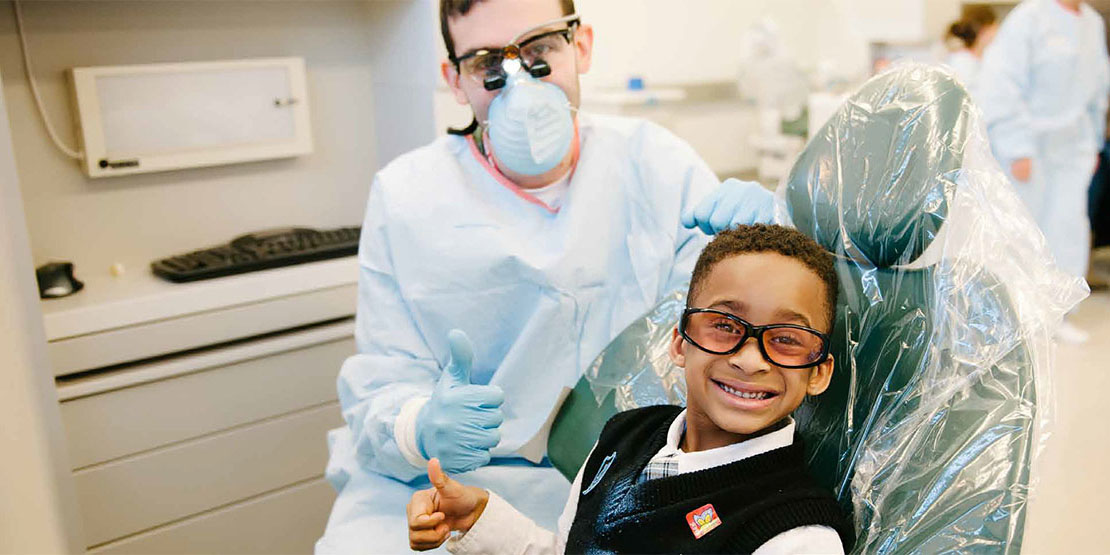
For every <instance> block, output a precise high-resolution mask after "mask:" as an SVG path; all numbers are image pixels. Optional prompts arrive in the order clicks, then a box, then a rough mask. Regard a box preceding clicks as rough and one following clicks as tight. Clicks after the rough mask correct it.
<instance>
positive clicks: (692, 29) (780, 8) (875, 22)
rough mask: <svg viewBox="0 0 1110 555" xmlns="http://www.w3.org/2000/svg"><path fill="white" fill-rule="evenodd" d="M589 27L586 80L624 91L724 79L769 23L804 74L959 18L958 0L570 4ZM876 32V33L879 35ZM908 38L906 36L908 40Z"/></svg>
mask: <svg viewBox="0 0 1110 555" xmlns="http://www.w3.org/2000/svg"><path fill="white" fill-rule="evenodd" d="M575 4H576V6H577V8H578V11H579V13H581V14H582V18H583V20H584V21H586V22H588V23H591V24H593V25H594V28H595V30H596V40H595V44H596V48H595V52H594V67H593V69H592V70H591V72H590V75H589V76H588V77H587V78H586V79H584V82H585V83H588V84H589V85H591V86H595V87H623V86H624V85H625V83H626V81H627V78H628V77H629V76H631V75H642V76H644V77H645V78H646V80H647V81H648V82H649V83H648V84H649V85H650V84H653V83H654V84H656V85H659V84H663V85H669V84H690V83H699V82H706V81H731V80H734V79H735V78H736V74H737V71H738V67H739V64H740V61H741V56H742V49H741V48H740V47H741V45H742V40H743V33H744V31H745V30H746V29H748V28H749V27H750V26H751V25H753V24H754V23H757V22H759V21H761V20H763V19H770V20H772V21H774V22H775V24H776V25H777V26H778V27H779V29H780V31H781V32H782V36H783V39H784V41H785V43H786V45H787V47H788V49H789V50H790V52H791V54H792V55H793V56H794V57H795V58H796V59H797V60H798V61H799V63H800V64H801V66H802V67H803V68H806V69H811V68H813V67H815V66H816V65H817V64H818V62H821V61H823V60H832V61H840V62H844V63H855V62H853V61H851V60H848V58H850V57H852V56H855V55H857V53H856V52H855V47H854V46H853V45H851V44H847V43H849V42H851V41H852V40H859V39H861V38H866V37H869V36H878V35H880V34H881V35H883V36H884V37H889V38H893V39H899V38H900V37H904V38H903V39H902V40H905V41H906V42H920V41H932V40H937V39H940V37H941V35H942V33H943V30H944V29H945V28H946V27H947V25H948V23H950V22H951V20H952V19H954V18H955V17H957V16H958V15H959V5H960V2H959V0H683V1H681V2H677V1H675V0H576V2H575ZM880 31H882V32H881V33H880ZM911 34H912V35H913V36H910V35H911Z"/></svg>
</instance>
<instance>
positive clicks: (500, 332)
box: [317, 114, 720, 552]
mask: <svg viewBox="0 0 1110 555" xmlns="http://www.w3.org/2000/svg"><path fill="white" fill-rule="evenodd" d="M578 132H579V138H580V143H579V144H580V154H579V160H578V164H577V166H576V168H575V169H574V172H573V174H572V176H571V180H570V186H569V189H568V190H567V193H566V195H567V196H566V197H565V198H564V199H563V203H562V207H561V208H560V209H559V210H558V211H553V210H550V209H548V208H547V207H546V206H545V205H543V204H542V203H541V202H539V201H538V200H536V199H535V198H534V197H531V196H530V195H528V194H527V193H525V192H523V191H521V190H519V189H517V188H516V187H515V186H513V185H512V183H511V182H508V181H507V180H505V179H504V178H503V177H501V176H500V174H498V173H497V172H496V170H492V168H491V167H490V166H489V164H488V162H487V161H486V160H485V158H484V157H482V156H481V155H480V154H479V153H478V151H477V149H476V147H475V146H474V144H473V142H472V141H471V140H470V139H469V138H463V137H458V136H445V137H441V138H439V139H437V140H436V141H434V142H433V143H431V144H430V145H428V146H425V147H422V148H420V149H417V150H415V151H413V152H410V153H408V154H405V155H403V156H401V157H399V158H397V159H396V160H395V161H393V162H391V163H390V164H389V165H388V166H387V167H385V168H384V169H382V170H381V171H380V172H379V173H378V175H377V176H376V178H375V180H374V185H373V187H372V189H371V192H370V199H369V203H368V206H367V210H366V220H365V223H364V224H363V231H362V239H361V244H360V247H359V264H360V272H361V274H360V278H359V301H358V317H357V326H356V340H357V343H358V354H357V355H355V356H353V357H351V358H349V359H348V360H347V361H346V362H345V363H344V365H343V368H342V370H341V371H340V375H339V398H340V402H341V404H342V407H343V416H344V418H345V419H346V421H347V424H348V425H347V427H345V428H341V429H339V430H333V431H332V433H331V434H330V436H329V444H330V448H331V460H330V462H329V465H328V477H329V479H330V480H331V481H332V484H333V485H335V486H336V489H337V490H338V491H339V496H338V498H337V500H336V502H335V506H334V508H333V509H332V514H331V518H330V520H329V523H328V528H327V531H326V533H325V535H324V537H323V538H321V539H320V541H319V542H318V543H317V551H319V552H351V551H358V552H366V551H367V550H368V549H369V550H371V551H380V552H398V551H403V550H406V549H407V548H408V540H407V526H406V523H405V504H406V503H407V502H408V501H409V498H410V496H411V495H412V493H413V491H415V490H416V489H420V488H425V487H428V486H427V477H426V476H425V472H426V468H424V467H418V466H414V465H413V464H411V463H410V462H408V461H407V460H406V459H405V458H404V457H403V456H402V455H401V453H400V450H399V448H398V445H397V441H396V439H395V437H394V422H395V420H396V418H397V414H398V412H399V411H400V409H401V407H402V405H403V404H404V403H405V402H406V401H409V400H410V399H413V398H415V397H420V396H425V397H426V396H428V395H430V394H431V391H432V388H433V386H434V385H435V383H436V381H437V380H438V378H439V376H440V373H441V372H442V368H443V367H444V366H445V365H446V363H447V362H448V358H449V351H448V347H447V332H448V331H449V330H451V329H452V328H459V329H461V330H463V331H465V332H466V334H467V335H469V336H470V339H471V340H472V342H473V344H474V352H475V359H474V367H473V370H472V375H471V380H472V382H474V383H479V384H494V385H497V386H500V387H501V388H502V389H503V390H504V392H505V404H504V405H503V407H502V410H503V411H504V415H505V422H504V424H503V425H502V426H501V433H502V439H501V443H500V444H499V445H498V446H497V447H496V448H495V449H494V450H493V452H492V455H493V456H494V457H495V458H494V461H493V462H492V463H491V465H489V466H486V467H483V468H479V469H478V470H475V471H473V472H468V473H465V474H462V475H460V476H457V478H458V479H459V480H460V481H462V482H463V483H464V484H469V485H476V486H480V487H485V488H489V489H491V490H493V491H496V492H497V493H498V494H499V495H501V496H502V497H504V498H506V499H507V500H508V501H509V502H511V503H513V504H514V505H516V506H517V507H518V508H520V509H521V510H523V512H525V513H526V514H528V515H529V516H530V517H532V518H533V519H535V520H537V522H539V523H540V524H541V525H546V526H548V527H553V526H554V523H555V521H556V519H557V518H558V514H559V512H560V511H561V509H562V507H563V504H564V502H565V499H566V495H567V490H568V488H569V484H568V483H567V481H566V480H565V479H564V478H563V477H562V476H561V475H560V474H559V473H558V472H557V471H556V470H554V469H553V468H551V467H550V466H548V465H546V464H539V465H536V464H532V463H529V462H527V461H525V460H523V459H522V458H520V457H519V456H516V453H517V451H518V450H519V449H520V448H521V447H522V446H523V445H525V444H526V443H528V442H529V441H530V440H532V439H533V438H535V437H536V436H537V433H540V432H541V430H542V429H543V428H544V425H545V423H546V422H547V420H548V417H549V415H550V414H551V413H552V411H553V410H554V409H555V408H556V407H555V406H556V403H557V401H558V399H559V395H560V393H561V392H562V391H563V389H564V388H571V387H573V386H574V384H575V383H576V382H577V380H578V379H579V377H580V375H581V373H582V371H583V369H584V368H585V367H586V366H587V365H588V364H589V363H590V362H591V361H592V360H593V358H594V357H595V356H596V355H597V354H598V353H599V352H600V351H601V350H602V349H603V348H604V347H605V346H606V345H607V344H608V343H609V341H610V340H611V339H612V338H613V337H615V336H616V334H617V333H619V332H620V331H621V330H622V329H624V327H625V326H627V325H628V324H629V323H630V322H631V321H632V320H633V319H635V318H636V317H638V316H640V315H642V314H643V313H644V312H646V311H647V310H649V309H650V308H651V307H652V306H654V305H655V303H656V302H657V301H658V300H659V299H661V298H662V297H663V296H664V295H665V294H666V293H668V292H670V291H672V290H673V289H675V288H679V287H682V286H684V284H685V283H686V281H687V280H689V276H690V273H691V271H692V270H693V265H694V262H695V261H696V258H697V256H698V254H699V253H700V251H701V249H702V247H703V246H705V244H706V243H707V241H708V238H707V237H706V236H705V235H704V234H702V233H701V232H700V231H698V230H697V229H694V230H688V229H685V228H683V226H682V224H681V223H680V215H681V214H682V211H683V210H684V209H686V208H688V207H690V206H693V205H695V204H696V203H697V202H698V201H699V200H701V199H702V197H704V196H705V195H707V194H708V193H710V192H712V191H713V190H715V189H716V188H717V187H718V186H719V184H720V182H719V180H718V179H717V177H716V176H715V175H714V174H713V172H712V171H711V170H710V169H709V168H708V167H707V166H706V164H705V163H704V162H703V161H702V160H701V159H700V158H699V157H698V156H697V155H696V154H695V153H694V151H693V150H692V149H691V148H690V147H689V146H688V145H687V144H686V143H684V142H683V141H682V140H680V139H678V138H677V137H675V136H674V135H672V134H671V133H670V132H668V131H666V130H664V129H663V128H661V127H659V126H657V125H654V124H652V123H649V122H645V121H640V120H631V119H624V118H613V117H599V116H589V115H586V114H580V115H579V117H578ZM541 439H542V434H541Z"/></svg>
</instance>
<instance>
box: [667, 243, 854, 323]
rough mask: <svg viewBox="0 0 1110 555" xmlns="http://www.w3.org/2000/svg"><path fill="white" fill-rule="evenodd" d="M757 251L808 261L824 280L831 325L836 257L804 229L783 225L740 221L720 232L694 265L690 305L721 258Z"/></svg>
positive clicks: (836, 289)
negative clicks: (741, 222) (834, 261)
mask: <svg viewBox="0 0 1110 555" xmlns="http://www.w3.org/2000/svg"><path fill="white" fill-rule="evenodd" d="M758 252H775V253H778V254H781V255H783V256H788V257H790V258H793V259H795V260H797V261H798V262H801V263H802V264H805V266H806V267H807V268H809V269H810V270H813V273H815V274H817V277H819V278H821V281H823V282H824V283H825V306H826V310H827V316H828V318H829V320H828V321H829V328H830V329H831V328H832V324H833V321H834V320H835V319H836V298H837V293H838V289H839V282H838V280H837V278H836V270H834V269H833V257H832V255H831V254H829V252H828V251H826V250H825V249H823V248H821V245H818V244H817V242H816V241H814V240H813V239H810V238H809V237H808V236H806V235H805V234H803V233H802V232H800V231H798V230H796V229H791V228H789V227H783V226H780V225H767V224H754V225H741V226H737V227H735V228H732V229H729V230H728V231H723V232H721V233H718V234H717V237H716V238H714V239H713V241H711V242H710V243H709V244H708V245H706V247H705V249H704V250H702V251H701V256H699V257H698V262H697V264H695V265H694V275H693V276H692V277H691V278H690V291H689V292H688V293H687V295H686V303H687V305H689V303H690V299H693V298H694V295H695V294H697V292H698V289H699V288H700V287H701V285H702V284H703V283H704V282H705V279H706V278H707V277H709V272H710V271H711V270H712V269H713V267H714V266H716V265H717V263H718V262H720V261H722V260H724V259H726V258H730V257H733V256H737V255H741V254H747V253H758Z"/></svg>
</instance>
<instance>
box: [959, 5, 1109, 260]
mask: <svg viewBox="0 0 1110 555" xmlns="http://www.w3.org/2000/svg"><path fill="white" fill-rule="evenodd" d="M975 94H976V98H975V99H976V102H978V103H979V105H980V106H981V107H982V109H983V115H984V116H985V119H986V123H987V131H988V134H989V136H990V141H991V148H992V149H993V150H994V154H995V157H996V158H997V159H998V161H999V163H1001V165H1002V167H1003V169H1004V170H1006V171H1007V172H1009V171H1010V166H1011V164H1012V163H1013V162H1014V161H1015V160H1017V159H1020V158H1026V157H1028V158H1031V159H1032V162H1033V176H1032V179H1031V180H1030V181H1029V182H1027V183H1022V182H1017V181H1016V180H1015V182H1014V186H1015V187H1016V188H1017V191H1018V193H1019V194H1020V195H1021V196H1022V198H1023V199H1024V200H1025V202H1026V204H1027V205H1028V206H1029V209H1030V210H1031V211H1032V212H1033V216H1034V217H1035V219H1036V220H1037V223H1038V224H1039V225H1040V227H1041V231H1043V232H1044V235H1045V238H1046V239H1047V241H1048V246H1049V248H1050V249H1051V250H1052V253H1053V255H1054V256H1055V257H1056V261H1057V263H1058V264H1059V265H1060V267H1061V268H1062V269H1063V270H1065V271H1066V272H1068V273H1070V274H1072V275H1076V276H1080V277H1082V276H1085V275H1086V271H1087V259H1088V254H1089V250H1090V222H1089V221H1088V219H1087V189H1088V187H1089V186H1090V183H1091V176H1092V174H1093V172H1094V164H1095V156H1096V154H1097V153H1098V151H1099V150H1100V149H1101V147H1102V144H1103V138H1104V134H1105V126H1106V107H1107V96H1108V95H1110V61H1108V60H1107V53H1106V34H1105V29H1104V24H1103V21H1102V17H1101V16H1100V15H1099V14H1098V13H1097V12H1095V11H1094V10H1093V9H1091V7H1090V6H1087V5H1086V4H1082V5H1081V9H1080V13H1079V14H1075V13H1074V12H1070V11H1068V10H1067V9H1065V8H1064V7H1063V6H1061V5H1060V4H1059V3H1058V2H1057V1H1056V0H1026V1H1025V2H1023V3H1022V4H1021V5H1019V6H1018V7H1016V8H1014V10H1013V11H1012V12H1011V13H1010V15H1009V16H1008V17H1007V18H1006V20H1005V21H1003V23H1002V26H1001V28H1000V29H999V31H998V35H997V36H996V38H995V40H994V42H993V43H992V44H991V46H990V47H989V48H987V51H986V53H985V55H984V57H983V66H982V69H981V72H980V75H979V79H978V88H977V90H976V91H975ZM1011 177H1012V176H1011Z"/></svg>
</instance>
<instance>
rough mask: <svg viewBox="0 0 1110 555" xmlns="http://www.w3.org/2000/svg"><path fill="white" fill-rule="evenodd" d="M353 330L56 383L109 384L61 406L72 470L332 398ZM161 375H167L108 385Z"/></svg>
mask: <svg viewBox="0 0 1110 555" xmlns="http://www.w3.org/2000/svg"><path fill="white" fill-rule="evenodd" d="M351 331H352V327H351V324H350V322H349V321H347V322H343V323H339V324H333V325H330V326H328V327H325V328H319V329H313V330H307V331H300V332H293V333H291V334H286V335H283V336H279V337H273V338H268V339H265V340H261V341H254V342H251V344H249V345H241V346H236V347H228V348H226V349H224V350H221V352H218V353H217V352H206V353H203V354H196V355H189V356H188V357H177V358H175V359H173V360H171V361H166V362H161V363H156V364H150V365H143V366H140V367H135V368H129V369H127V370H124V371H120V372H116V373H112V374H110V375H104V376H98V377H94V378H91V379H89V380H85V381H84V382H83V383H79V384H69V385H66V386H64V387H62V388H59V389H60V390H61V391H60V393H61V394H65V393H68V392H72V391H73V389H75V388H78V387H84V388H86V390H91V391H96V390H97V386H101V385H102V386H103V387H100V388H99V389H105V388H109V390H108V391H107V392H104V393H99V394H95V395H89V396H85V397H79V398H75V399H70V400H66V401H63V402H62V403H61V413H62V421H63V423H64V424H65V429H66V436H67V438H68V445H69V454H70V460H71V464H72V467H73V468H82V467H85V466H88V465H91V464H95V463H99V462H104V461H109V460H112V459H116V458H119V457H123V456H125V455H130V454H133V453H138V452H141V451H146V450H149V449H154V448H156V447H159V446H163V445H169V444H172V443H177V442H180V441H184V440H187V439H190V438H195V437H199V436H203V435H205V434H209V433H212V432H216V431H220V430H224V429H228V428H231V427H234V426H239V425H243V424H247V423H250V422H254V421H258V420H262V419H264V418H270V417H274V416H278V415H281V414H285V413H289V412H293V411H296V410H300V409H304V408H306V407H311V406H317V405H320V404H323V403H327V402H329V401H334V400H335V399H336V392H335V378H336V376H337V375H338V374H339V367H340V366H341V365H342V364H343V360H344V359H345V358H346V357H348V356H350V355H351V354H354V352H355V345H354V339H353V338H352V337H351ZM191 363H195V364H191ZM162 370H166V372H161V371H162ZM175 371H181V372H187V373H184V375H174V372H175ZM166 374H169V377H168V378H167V379H161V380H159V381H153V382H152V383H140V384H139V385H133V386H130V387H122V388H119V389H115V390H111V389H110V388H111V387H114V386H119V385H120V384H126V383H128V382H129V381H130V382H134V381H140V382H141V379H142V378H144V377H146V376H150V375H153V376H159V375H162V376H164V375H166ZM113 381H114V382H116V383H112V382H113ZM90 388H92V389H90ZM63 398H64V396H63Z"/></svg>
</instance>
